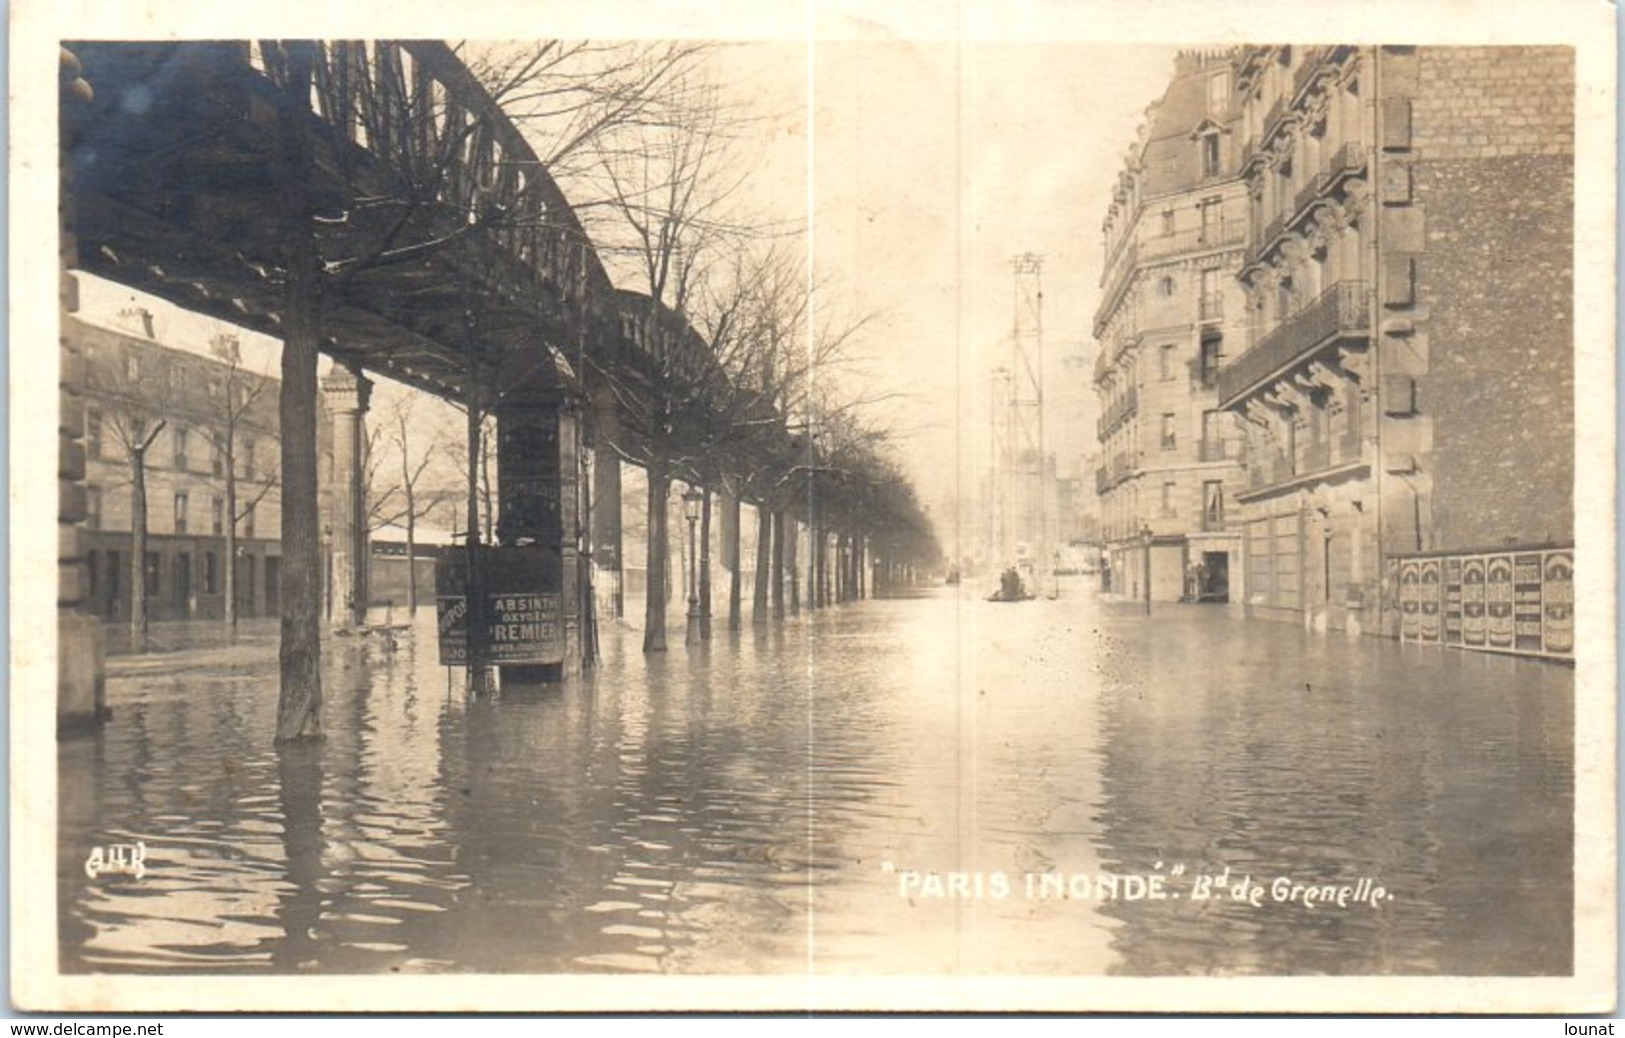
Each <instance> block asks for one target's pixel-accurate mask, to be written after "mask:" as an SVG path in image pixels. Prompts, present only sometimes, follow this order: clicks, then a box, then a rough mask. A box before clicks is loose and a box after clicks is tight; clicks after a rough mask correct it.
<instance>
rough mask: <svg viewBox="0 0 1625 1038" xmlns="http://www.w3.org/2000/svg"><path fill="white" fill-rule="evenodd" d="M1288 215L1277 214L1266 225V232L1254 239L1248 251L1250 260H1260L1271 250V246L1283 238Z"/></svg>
mask: <svg viewBox="0 0 1625 1038" xmlns="http://www.w3.org/2000/svg"><path fill="white" fill-rule="evenodd" d="M1286 218H1287V214H1286V213H1276V214H1275V215H1274V216H1273V217H1271V218H1270V220H1269V222H1268V223H1266V224H1264V230H1263V231H1262V232H1261V233H1260V234H1259V235H1258V236H1257V237H1255V238H1252V239H1251V241H1250V243H1249V245H1248V249H1247V254H1248V258H1250V259H1253V260H1257V259H1260V258H1261V257H1262V256H1263V254H1264V253H1265V252H1267V251H1268V250H1269V247H1270V244H1271V243H1273V242H1274V241H1275V239H1277V238H1279V237H1280V236H1281V228H1282V227H1284V226H1285V225H1286Z"/></svg>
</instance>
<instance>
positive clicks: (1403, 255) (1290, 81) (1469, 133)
mask: <svg viewBox="0 0 1625 1038" xmlns="http://www.w3.org/2000/svg"><path fill="white" fill-rule="evenodd" d="M1236 70H1237V71H1236V75H1237V84H1238V88H1239V90H1240V92H1241V95H1242V99H1243V100H1242V106H1241V107H1242V120H1241V126H1242V130H1241V132H1242V134H1243V138H1244V139H1243V142H1242V145H1241V146H1242V149H1243V152H1244V153H1245V156H1246V157H1245V158H1244V159H1243V173H1244V175H1245V177H1246V180H1247V184H1248V196H1249V199H1250V205H1249V244H1248V254H1247V259H1246V262H1245V264H1244V265H1243V267H1242V270H1241V280H1242V283H1243V284H1244V285H1245V287H1246V290H1247V293H1248V297H1249V304H1248V315H1249V320H1248V325H1249V334H1248V342H1249V343H1250V345H1249V347H1248V348H1247V350H1246V351H1244V352H1242V353H1241V354H1239V355H1238V356H1234V357H1232V358H1230V360H1229V362H1228V363H1227V364H1226V365H1225V368H1224V370H1223V371H1222V373H1221V375H1220V396H1221V398H1222V400H1223V404H1224V406H1225V407H1226V408H1228V409H1230V410H1231V411H1233V412H1235V413H1236V414H1238V415H1240V416H1242V417H1243V418H1244V419H1245V421H1246V423H1247V448H1246V451H1247V466H1248V480H1247V486H1246V488H1245V490H1244V491H1243V492H1242V493H1241V494H1239V495H1238V498H1239V500H1240V501H1241V504H1242V513H1243V514H1242V516H1241V519H1242V522H1243V524H1244V529H1245V531H1246V543H1247V550H1246V569H1247V579H1248V594H1247V598H1246V601H1247V603H1248V605H1249V607H1250V610H1251V612H1252V613H1253V614H1254V615H1260V616H1269V617H1276V618H1283V619H1292V620H1296V621H1301V622H1303V623H1304V624H1305V625H1307V626H1310V627H1313V628H1317V629H1328V628H1330V629H1342V630H1346V631H1349V632H1350V633H1358V632H1361V631H1374V630H1381V631H1383V632H1385V633H1391V634H1392V633H1398V632H1399V616H1398V614H1399V612H1400V608H1399V600H1398V591H1397V588H1396V587H1395V586H1394V577H1393V573H1394V563H1395V562H1396V560H1398V559H1402V558H1405V557H1408V556H1415V555H1418V554H1424V553H1438V552H1465V551H1475V550H1485V549H1490V548H1505V547H1508V546H1536V545H1554V544H1555V545H1563V544H1568V543H1570V542H1571V540H1572V528H1573V506H1572V483H1573V460H1572V458H1573V451H1572V438H1573V428H1574V426H1573V404H1572V400H1573V371H1572V350H1573V341H1572V340H1573V315H1572V302H1571V300H1572V286H1573V270H1572V244H1571V242H1572V230H1573V227H1572V215H1571V213H1572V200H1573V167H1572V153H1573V118H1574V117H1573V111H1574V108H1573V100H1574V74H1573V54H1572V51H1570V50H1568V49H1566V48H1558V47H1473V48H1457V47H1352V46H1350V47H1312V48H1299V47H1276V46H1271V47H1250V48H1245V49H1243V50H1242V51H1241V52H1239V54H1238V57H1237V61H1236Z"/></svg>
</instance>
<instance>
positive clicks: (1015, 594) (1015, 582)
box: [987, 566, 1033, 602]
mask: <svg viewBox="0 0 1625 1038" xmlns="http://www.w3.org/2000/svg"><path fill="white" fill-rule="evenodd" d="M1032 597H1033V595H1032V592H1030V591H1028V590H1027V586H1026V585H1025V584H1023V583H1022V580H1021V573H1020V572H1019V571H1017V569H1016V568H1015V567H1014V566H1011V567H1010V568H1009V569H1007V570H1005V571H1004V572H1003V573H1001V574H999V589H998V590H997V591H995V592H993V593H992V594H991V595H988V596H987V600H988V601H989V602H1025V601H1027V600H1029V599H1031V598H1032Z"/></svg>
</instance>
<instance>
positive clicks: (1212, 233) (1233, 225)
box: [1139, 220, 1247, 260]
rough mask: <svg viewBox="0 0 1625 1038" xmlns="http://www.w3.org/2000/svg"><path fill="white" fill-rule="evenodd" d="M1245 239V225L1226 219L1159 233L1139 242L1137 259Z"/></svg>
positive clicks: (1146, 258)
mask: <svg viewBox="0 0 1625 1038" xmlns="http://www.w3.org/2000/svg"><path fill="white" fill-rule="evenodd" d="M1246 240H1247V226H1246V224H1245V223H1244V222H1243V221H1240V220H1227V221H1223V222H1220V223H1218V224H1214V225H1212V226H1208V227H1188V228H1186V229H1185V230H1183V231H1179V232H1177V233H1174V234H1159V235H1157V236H1156V237H1155V238H1147V239H1145V240H1144V241H1142V242H1140V243H1139V259H1141V260H1154V259H1161V258H1162V257H1163V256H1172V255H1176V254H1178V253H1182V252H1200V251H1203V250H1205V249H1218V248H1223V247H1224V246H1227V245H1240V244H1242V243H1243V242H1245V241H1246Z"/></svg>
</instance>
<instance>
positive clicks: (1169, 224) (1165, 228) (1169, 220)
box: [1162, 209, 1174, 238]
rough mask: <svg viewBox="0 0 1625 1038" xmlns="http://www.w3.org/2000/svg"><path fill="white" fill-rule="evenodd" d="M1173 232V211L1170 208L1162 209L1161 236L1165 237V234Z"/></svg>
mask: <svg viewBox="0 0 1625 1038" xmlns="http://www.w3.org/2000/svg"><path fill="white" fill-rule="evenodd" d="M1173 233H1174V211H1173V210H1172V209H1164V210H1163V211H1162V235H1163V237H1165V238H1166V237H1167V236H1169V235H1171V234H1173Z"/></svg>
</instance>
